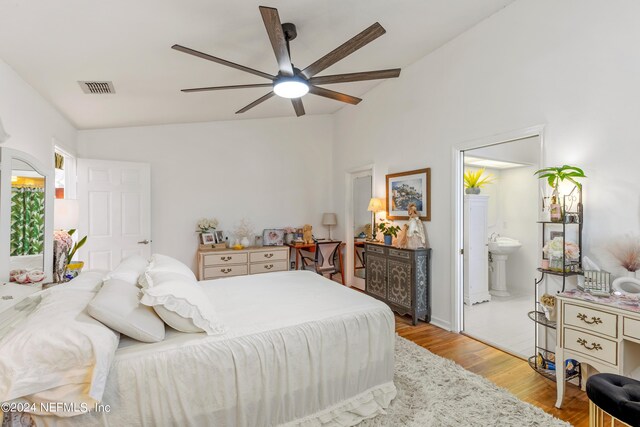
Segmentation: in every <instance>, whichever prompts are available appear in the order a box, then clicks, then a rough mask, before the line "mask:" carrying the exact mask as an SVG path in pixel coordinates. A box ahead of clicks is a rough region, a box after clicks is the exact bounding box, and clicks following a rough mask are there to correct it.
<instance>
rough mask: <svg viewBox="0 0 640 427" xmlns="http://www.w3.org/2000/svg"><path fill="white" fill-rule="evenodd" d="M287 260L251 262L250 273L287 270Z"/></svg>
mask: <svg viewBox="0 0 640 427" xmlns="http://www.w3.org/2000/svg"><path fill="white" fill-rule="evenodd" d="M288 264H289V262H288V261H286V260H284V261H282V260H281V261H268V262H257V263H254V264H251V266H250V268H251V273H250V274H259V273H271V272H272V271H287V265H288Z"/></svg>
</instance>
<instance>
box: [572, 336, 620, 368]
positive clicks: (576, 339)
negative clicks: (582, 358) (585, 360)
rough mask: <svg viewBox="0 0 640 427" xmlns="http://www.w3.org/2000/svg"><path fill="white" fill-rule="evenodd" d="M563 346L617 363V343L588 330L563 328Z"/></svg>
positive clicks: (613, 363) (604, 360)
mask: <svg viewBox="0 0 640 427" xmlns="http://www.w3.org/2000/svg"><path fill="white" fill-rule="evenodd" d="M563 347H564V348H565V349H567V350H573V351H576V352H578V353H581V354H586V355H587V356H591V357H593V358H594V359H599V360H602V361H603V362H607V363H610V364H612V365H617V364H618V343H616V342H615V341H611V340H608V339H606V338H601V337H598V336H595V335H593V334H590V333H588V332H584V331H579V330H576V329H571V328H564V345H563Z"/></svg>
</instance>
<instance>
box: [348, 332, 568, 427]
mask: <svg viewBox="0 0 640 427" xmlns="http://www.w3.org/2000/svg"><path fill="white" fill-rule="evenodd" d="M395 354H396V358H395V359H396V360H395V363H396V367H395V376H394V382H395V384H396V388H397V389H398V395H397V396H396V398H395V399H394V400H393V402H391V406H390V407H389V408H388V409H387V413H386V414H385V415H378V416H377V417H375V418H372V419H369V420H365V421H363V422H362V423H360V424H358V427H392V426H393V427H398V426H408V427H431V426H433V427H444V426H452V427H453V426H456V427H458V426H483V427H485V426H500V427H503V426H514V427H523V426H545V427H547V426H564V427H566V426H569V425H570V424H568V423H565V422H564V421H561V420H559V419H557V418H554V417H553V416H551V415H549V414H547V413H546V412H544V411H543V410H542V409H540V408H537V407H535V406H533V405H531V404H529V403H526V402H523V401H522V400H520V399H518V398H517V397H515V396H514V395H513V394H511V393H509V392H508V391H507V390H505V389H502V388H500V387H498V386H496V385H495V384H493V383H492V382H490V381H489V380H487V379H486V378H483V377H481V376H480V375H477V374H474V373H472V372H469V371H467V370H466V369H464V368H462V367H461V366H460V365H457V364H456V363H454V362H452V361H451V360H448V359H444V358H442V357H440V356H436V355H435V354H433V353H431V352H430V351H429V350H426V349H424V348H422V347H420V346H418V345H416V344H414V343H412V342H411V341H408V340H406V339H404V338H402V337H399V336H398V337H396V353H395Z"/></svg>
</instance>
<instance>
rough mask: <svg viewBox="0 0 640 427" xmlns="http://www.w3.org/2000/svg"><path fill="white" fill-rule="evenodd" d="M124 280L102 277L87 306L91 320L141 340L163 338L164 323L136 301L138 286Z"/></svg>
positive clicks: (154, 340) (155, 340) (148, 340)
mask: <svg viewBox="0 0 640 427" xmlns="http://www.w3.org/2000/svg"><path fill="white" fill-rule="evenodd" d="M134 283H135V282H133V283H127V282H126V281H124V280H119V279H109V280H105V282H104V285H102V288H101V289H100V291H99V292H98V294H97V295H96V296H95V298H94V299H93V301H91V302H90V303H89V307H88V308H87V310H88V312H89V314H90V315H91V317H93V318H94V319H96V320H98V321H100V322H102V323H104V324H105V325H107V326H108V327H110V328H111V329H115V330H116V331H118V332H120V333H122V334H124V335H126V336H128V337H131V338H133V339H136V340H138V341H142V342H159V341H162V340H163V339H164V323H163V322H162V320H160V318H159V317H158V315H157V314H156V313H155V311H153V309H152V308H151V307H147V306H145V305H142V304H140V289H139V288H138V287H137V286H136V285H135V284H134Z"/></svg>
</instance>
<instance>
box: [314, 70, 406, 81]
mask: <svg viewBox="0 0 640 427" xmlns="http://www.w3.org/2000/svg"><path fill="white" fill-rule="evenodd" d="M399 75H400V68H393V69H390V70H377V71H363V72H361V73H347V74H334V75H332V76H320V77H311V78H310V79H309V83H311V84H314V85H326V84H331V83H348V82H360V81H364V80H377V79H392V78H394V77H398V76H399Z"/></svg>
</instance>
